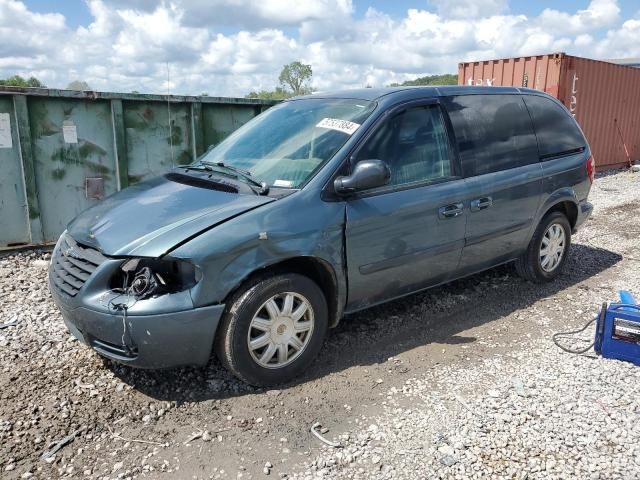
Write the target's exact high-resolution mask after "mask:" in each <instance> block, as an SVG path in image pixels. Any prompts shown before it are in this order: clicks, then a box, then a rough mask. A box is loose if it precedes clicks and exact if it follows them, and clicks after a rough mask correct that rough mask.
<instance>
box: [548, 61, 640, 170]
mask: <svg viewBox="0 0 640 480" xmlns="http://www.w3.org/2000/svg"><path fill="white" fill-rule="evenodd" d="M560 85H561V88H560V95H559V99H560V100H561V101H562V102H563V103H564V104H565V105H566V106H567V108H569V110H570V111H571V113H573V114H574V115H575V117H576V120H577V121H578V124H580V126H581V127H582V130H583V131H584V133H585V135H586V137H587V140H588V141H589V145H590V147H591V151H592V153H593V156H594V159H595V161H596V166H597V167H598V168H600V169H602V168H605V167H606V168H611V167H620V166H625V165H628V164H629V161H631V162H634V161H636V160H640V69H638V68H633V67H628V66H623V65H617V64H614V63H609V62H602V61H598V60H590V59H587V58H580V57H572V56H568V55H567V56H565V58H564V59H563V69H562V76H561V81H560Z"/></svg>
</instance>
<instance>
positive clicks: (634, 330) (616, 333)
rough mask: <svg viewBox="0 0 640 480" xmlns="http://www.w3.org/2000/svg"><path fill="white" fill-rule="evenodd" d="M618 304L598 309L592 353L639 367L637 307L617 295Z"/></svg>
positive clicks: (629, 298)
mask: <svg viewBox="0 0 640 480" xmlns="http://www.w3.org/2000/svg"><path fill="white" fill-rule="evenodd" d="M620 299H621V301H622V303H611V304H609V305H608V306H607V304H606V303H605V304H604V305H603V306H602V310H601V311H600V315H599V316H598V322H597V324H596V338H595V343H594V350H595V351H596V353H598V354H600V355H602V356H603V357H605V358H615V359H617V360H625V361H627V362H631V363H634V364H636V365H640V305H638V304H637V303H636V301H635V300H634V299H633V296H631V294H630V293H629V292H625V291H621V292H620Z"/></svg>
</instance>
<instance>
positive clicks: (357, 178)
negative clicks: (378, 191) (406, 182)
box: [333, 160, 391, 195]
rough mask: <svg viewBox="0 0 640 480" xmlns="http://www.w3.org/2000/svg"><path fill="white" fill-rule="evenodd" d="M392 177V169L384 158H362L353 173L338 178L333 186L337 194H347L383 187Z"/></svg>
mask: <svg viewBox="0 0 640 480" xmlns="http://www.w3.org/2000/svg"><path fill="white" fill-rule="evenodd" d="M390 179H391V171H390V170H389V167H388V165H387V164H386V163H385V162H383V161H382V160H361V161H360V162H358V163H357V164H356V166H355V168H354V169H353V172H352V173H351V175H349V176H346V177H338V178H336V179H335V180H334V182H333V188H334V189H335V191H336V193H337V194H339V195H346V194H349V193H353V192H357V191H359V190H367V189H369V188H375V187H382V186H383V185H386V184H387V183H389V180H390Z"/></svg>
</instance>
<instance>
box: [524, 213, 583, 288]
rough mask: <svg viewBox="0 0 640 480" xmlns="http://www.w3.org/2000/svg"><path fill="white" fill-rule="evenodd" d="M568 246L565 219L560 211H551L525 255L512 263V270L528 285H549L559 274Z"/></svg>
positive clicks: (568, 231)
mask: <svg viewBox="0 0 640 480" xmlns="http://www.w3.org/2000/svg"><path fill="white" fill-rule="evenodd" d="M570 246H571V225H570V224H569V220H567V217H566V216H565V215H564V214H563V213H562V212H551V213H549V214H547V215H545V217H544V218H543V219H542V221H541V222H540V224H539V225H538V228H537V229H536V231H535V233H534V234H533V238H532V239H531V242H529V246H528V247H527V250H526V252H524V253H523V254H522V256H521V257H520V258H519V259H518V260H516V271H517V272H518V274H519V275H520V276H521V277H523V278H526V279H527V280H530V281H532V282H536V283H543V282H549V281H551V280H553V279H555V278H556V277H557V276H558V275H560V273H562V270H563V268H564V265H565V263H566V261H567V256H568V253H569V247H570Z"/></svg>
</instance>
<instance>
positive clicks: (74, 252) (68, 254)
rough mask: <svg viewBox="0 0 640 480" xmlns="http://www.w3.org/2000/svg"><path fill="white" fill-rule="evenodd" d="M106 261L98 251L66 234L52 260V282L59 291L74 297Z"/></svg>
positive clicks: (61, 238)
mask: <svg viewBox="0 0 640 480" xmlns="http://www.w3.org/2000/svg"><path fill="white" fill-rule="evenodd" d="M104 261H105V257H104V256H103V255H102V254H101V253H100V252H98V251H97V250H96V249H94V248H91V247H86V246H84V245H80V244H79V243H77V242H76V241H75V240H74V239H73V238H71V237H70V236H69V235H68V234H66V233H65V234H64V235H62V237H60V241H59V242H58V245H57V247H56V249H55V252H54V254H53V258H52V259H51V263H52V266H53V268H52V273H51V280H52V282H53V284H54V285H55V286H56V287H57V288H58V289H59V290H62V291H63V292H64V293H66V294H67V295H69V296H71V297H74V296H75V295H76V294H77V293H78V291H79V290H80V289H81V288H82V286H83V285H84V284H85V282H86V281H87V280H88V279H89V277H90V276H91V274H92V273H93V272H94V271H95V269H96V268H98V265H100V264H101V263H102V262H104Z"/></svg>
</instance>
